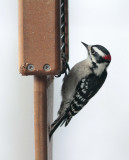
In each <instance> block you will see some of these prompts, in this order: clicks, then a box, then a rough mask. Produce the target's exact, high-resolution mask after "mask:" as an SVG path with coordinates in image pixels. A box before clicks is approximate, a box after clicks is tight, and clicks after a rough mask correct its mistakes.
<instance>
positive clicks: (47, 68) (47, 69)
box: [43, 64, 51, 72]
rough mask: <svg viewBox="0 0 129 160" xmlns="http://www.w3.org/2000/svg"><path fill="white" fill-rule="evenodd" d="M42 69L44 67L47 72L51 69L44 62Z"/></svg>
mask: <svg viewBox="0 0 129 160" xmlns="http://www.w3.org/2000/svg"><path fill="white" fill-rule="evenodd" d="M43 69H44V70H45V71H46V72H48V71H50V70H51V67H50V65H49V64H45V65H44V66H43Z"/></svg>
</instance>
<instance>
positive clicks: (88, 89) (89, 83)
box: [68, 71, 107, 116]
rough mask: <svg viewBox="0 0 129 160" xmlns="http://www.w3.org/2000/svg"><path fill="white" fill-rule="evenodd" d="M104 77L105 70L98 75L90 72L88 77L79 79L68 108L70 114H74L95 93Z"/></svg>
mask: <svg viewBox="0 0 129 160" xmlns="http://www.w3.org/2000/svg"><path fill="white" fill-rule="evenodd" d="M106 77H107V72H106V71H105V72H104V73H103V74H102V75H101V76H100V77H96V76H95V75H94V74H91V75H89V76H88V77H84V78H82V79H81V81H80V82H79V83H78V85H77V87H76V91H75V94H74V96H73V100H72V101H71V103H70V106H69V108H68V111H69V112H71V114H72V116H74V115H76V114H77V113H78V112H79V111H80V110H81V109H82V108H83V107H84V106H85V105H86V104H87V102H88V101H89V100H90V99H91V98H92V97H93V96H94V95H95V94H96V93H97V91H98V90H99V89H100V88H101V86H102V85H103V83H104V81H105V79H106Z"/></svg>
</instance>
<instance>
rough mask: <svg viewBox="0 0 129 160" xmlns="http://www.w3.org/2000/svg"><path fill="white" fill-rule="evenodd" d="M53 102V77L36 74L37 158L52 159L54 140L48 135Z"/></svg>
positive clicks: (35, 126)
mask: <svg viewBox="0 0 129 160" xmlns="http://www.w3.org/2000/svg"><path fill="white" fill-rule="evenodd" d="M52 104H53V79H52V77H51V76H34V128H35V160H52V142H50V141H49V136H48V132H49V131H48V130H49V125H50V123H51V121H52Z"/></svg>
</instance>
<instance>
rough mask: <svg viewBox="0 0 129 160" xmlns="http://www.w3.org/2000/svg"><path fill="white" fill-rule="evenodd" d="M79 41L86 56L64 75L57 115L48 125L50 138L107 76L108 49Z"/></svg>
mask: <svg viewBox="0 0 129 160" xmlns="http://www.w3.org/2000/svg"><path fill="white" fill-rule="evenodd" d="M81 43H82V44H83V45H84V46H85V48H86V50H87V51H88V56H87V58H86V59H84V60H82V61H81V62H78V63H77V64H75V65H74V66H73V68H72V69H71V70H70V71H69V73H68V75H67V76H65V77H64V81H63V84H62V89H61V95H62V101H61V105H60V108H59V111H58V117H57V118H56V120H55V121H54V122H53V123H52V124H51V125H50V132H49V138H50V139H51V137H52V135H53V133H54V132H55V130H56V129H57V128H58V127H59V126H62V125H63V124H64V125H65V126H67V125H68V124H69V122H70V121H71V119H72V118H73V116H75V115H76V114H77V113H78V112H79V111H80V110H81V109H82V108H83V107H84V106H85V105H86V104H87V103H88V102H89V100H90V99H91V98H92V97H93V96H94V95H95V94H96V93H97V92H98V90H99V89H100V88H101V87H102V85H103V84H104V82H105V80H106V77H107V68H108V66H109V64H110V62H111V55H110V53H109V51H108V50H107V49H106V48H105V47H104V46H102V45H88V44H86V43H84V42H81Z"/></svg>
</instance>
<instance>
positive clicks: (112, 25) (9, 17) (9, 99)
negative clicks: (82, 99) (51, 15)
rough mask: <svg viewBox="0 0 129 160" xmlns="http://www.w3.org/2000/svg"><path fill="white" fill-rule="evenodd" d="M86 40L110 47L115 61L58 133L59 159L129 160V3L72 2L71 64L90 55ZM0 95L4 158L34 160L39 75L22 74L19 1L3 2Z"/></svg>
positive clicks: (0, 159) (56, 151) (0, 9)
mask: <svg viewBox="0 0 129 160" xmlns="http://www.w3.org/2000/svg"><path fill="white" fill-rule="evenodd" d="M81 41H84V42H85V43H87V44H101V45H104V46H105V47H106V48H107V49H108V50H109V51H110V53H111V55H112V62H111V64H110V66H109V68H108V78H107V80H106V82H105V84H104V86H103V87H102V89H101V90H100V91H99V93H98V94H97V95H96V96H95V97H94V98H93V99H92V100H91V101H90V102H89V103H88V104H87V106H86V107H85V108H84V109H83V110H82V111H81V112H80V113H79V114H78V115H76V117H74V118H73V119H72V121H71V122H70V124H69V125H68V127H67V128H65V127H61V128H59V129H58V130H57V132H56V133H55V134H54V147H53V148H54V149H53V160H70V159H71V160H79V159H81V160H109V159H110V160H123V159H124V160H129V85H128V82H129V71H128V68H129V1H128V0H113V1H112V0H79V1H78V0H71V1H70V0H69V42H70V59H69V64H70V66H71V67H72V66H73V65H74V64H75V63H76V62H78V61H81V60H82V59H84V58H86V56H87V52H86V49H85V48H84V46H83V45H82V44H81ZM62 78H63V77H62ZM62 78H60V79H55V91H54V94H55V101H54V118H56V113H57V110H58V108H59V105H60V101H59V98H57V97H59V96H60V87H61V84H62ZM24 86H26V87H24ZM0 97H1V99H0V160H34V128H33V126H34V124H33V121H34V117H33V112H34V111H33V77H31V76H28V77H22V76H21V75H20V74H19V72H18V3H17V0H13V1H10V0H4V1H1V4H0Z"/></svg>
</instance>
